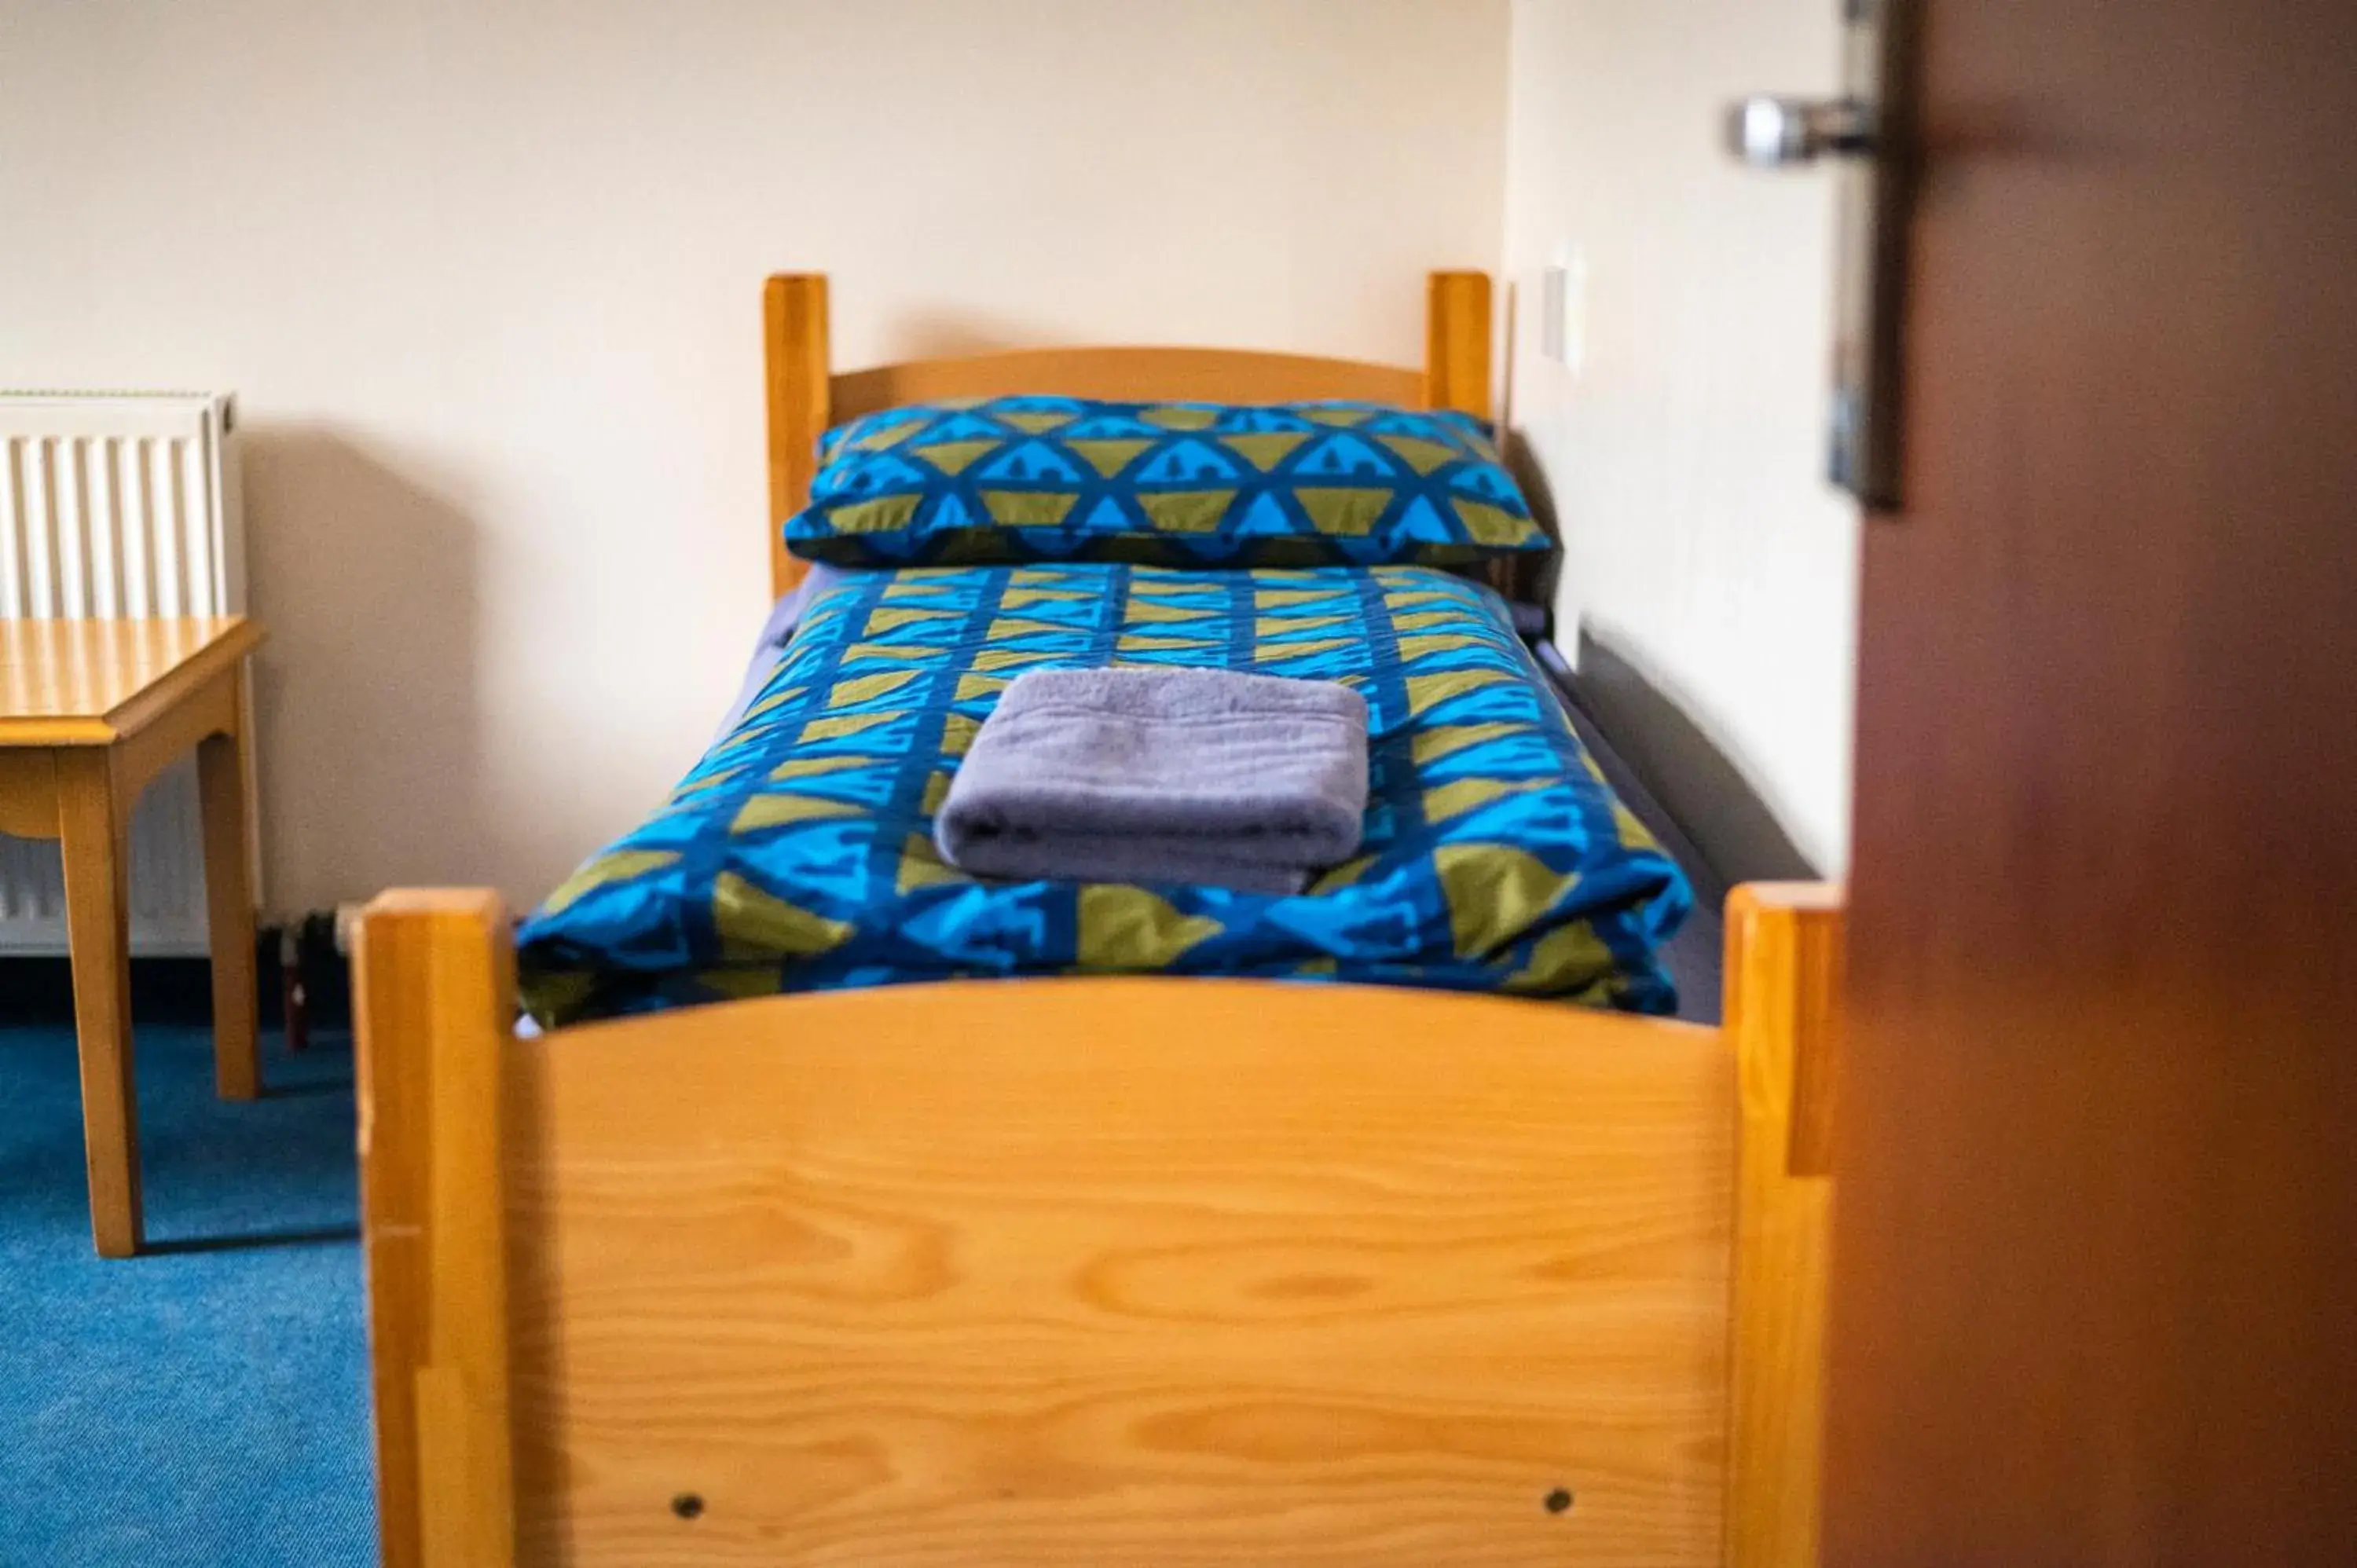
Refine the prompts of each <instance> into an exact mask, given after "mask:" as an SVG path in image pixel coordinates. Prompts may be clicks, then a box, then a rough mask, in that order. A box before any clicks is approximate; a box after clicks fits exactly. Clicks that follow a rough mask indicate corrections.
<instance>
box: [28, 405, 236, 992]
mask: <svg viewBox="0 0 2357 1568" xmlns="http://www.w3.org/2000/svg"><path fill="white" fill-rule="evenodd" d="M230 430H231V417H230V403H229V399H228V398H226V397H224V396H220V395H215V394H211V393H201V392H0V618H6V619H15V618H42V617H59V616H107V617H113V616H124V617H139V616H197V615H233V614H240V613H242V612H243V610H244V608H245V542H244V538H243V534H242V528H241V525H240V520H239V514H238V495H237V454H236V448H235V446H234V443H233V441H232V439H231V435H230ZM259 886H260V884H259V883H258V882H257V884H256V887H257V889H258V888H259ZM131 947H132V950H133V951H134V952H136V953H152V954H195V953H202V952H203V951H204V950H205V885H204V848H203V838H202V835H201V834H200V832H199V819H198V812H197V779H196V767H195V763H194V760H193V759H192V758H188V757H183V758H182V759H180V760H179V761H178V762H177V763H175V764H174V765H173V766H172V767H170V768H167V769H166V770H165V771H164V773H163V774H161V775H160V776H158V777H157V779H156V781H155V782H154V783H153V784H151V785H149V786H148V787H147V789H146V792H145V794H143V795H142V796H141V797H140V800H139V804H138V806H137V808H136V809H135V811H133V813H132V819H131ZM65 950H66V923H65V895H64V884H63V882H62V880H61V878H60V876H59V867H58V846H57V844H56V843H53V842H47V841H39V842H37V841H31V840H24V839H13V838H9V837H6V836H5V835H0V954H11V953H62V952H64V951H65Z"/></svg>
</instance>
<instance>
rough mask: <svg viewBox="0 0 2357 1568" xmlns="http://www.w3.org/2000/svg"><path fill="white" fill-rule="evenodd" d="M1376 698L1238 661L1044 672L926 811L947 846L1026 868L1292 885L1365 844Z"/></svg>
mask: <svg viewBox="0 0 2357 1568" xmlns="http://www.w3.org/2000/svg"><path fill="white" fill-rule="evenodd" d="M1366 810H1367V704H1366V702H1365V700H1364V699H1362V698H1361V696H1360V695H1359V694H1358V693H1356V692H1353V691H1351V689H1350V688H1349V687H1348V686H1340V685H1337V684H1335V683H1334V682H1330V681H1288V680H1283V679H1280V678H1278V677H1275V676H1269V675H1245V674H1240V673H1238V672H1236V671H1230V670H1190V669H1158V668H1157V669H1137V668H1129V669H1112V670H1034V671H1029V672H1028V673H1026V674H1022V675H1018V676H1017V677H1016V678H1015V680H1014V681H1013V682H1010V683H1009V684H1008V686H1007V688H1006V692H1005V693H1002V694H1001V695H1000V697H999V699H998V706H997V707H996V709H995V710H994V711H993V712H992V714H991V715H990V717H989V718H988V719H986V720H985V721H984V723H983V725H982V728H981V729H980V730H979V731H978V732H977V733H976V734H975V736H974V744H973V746H972V747H971V748H970V749H968V751H967V752H966V755H965V760H964V761H963V763H961V764H960V765H959V767H958V770H957V774H956V776H955V777H954V778H952V779H951V780H950V791H949V798H948V799H947V800H944V801H943V802H942V809H941V811H940V813H939V814H938V815H937V816H935V817H934V819H933V842H934V843H936V844H938V845H939V846H940V848H941V852H942V856H943V858H945V859H947V860H948V861H949V862H950V864H952V865H955V866H957V867H959V868H960V869H962V870H964V871H968V872H971V873H973V874H974V875H977V876H995V877H1004V878H1008V879H1011V880H1015V881H1031V880H1034V879H1048V880H1053V881H1063V882H1189V883H1200V884H1207V885H1209V886H1216V887H1235V888H1241V889H1243V890H1244V891H1246V892H1254V893H1298V892H1299V891H1301V889H1302V888H1303V887H1304V886H1307V885H1308V873H1309V872H1310V871H1311V870H1313V869H1315V868H1317V867H1319V866H1326V865H1334V864H1335V863H1336V862H1338V861H1342V860H1347V859H1349V858H1350V856H1351V854H1353V853H1354V852H1355V851H1356V850H1357V849H1358V847H1359V824H1360V819H1361V817H1363V816H1364V815H1365V814H1366Z"/></svg>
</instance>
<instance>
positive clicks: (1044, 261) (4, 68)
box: [0, 0, 1507, 910]
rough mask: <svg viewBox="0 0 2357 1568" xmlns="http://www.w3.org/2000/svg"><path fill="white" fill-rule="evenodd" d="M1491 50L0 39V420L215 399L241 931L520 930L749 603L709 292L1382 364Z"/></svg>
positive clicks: (1418, 291)
mask: <svg viewBox="0 0 2357 1568" xmlns="http://www.w3.org/2000/svg"><path fill="white" fill-rule="evenodd" d="M1506 27H1507V16H1506V9H1505V5H1504V4H1503V3H1502V0H997V3H990V4H985V3H981V0H856V3H852V0H697V3H695V4H692V5H656V4H652V3H640V4H630V3H624V0H595V3H591V0H569V3H564V4H558V3H555V0H549V3H544V4H530V5H526V4H516V3H502V4H490V3H485V0H405V3H404V4H400V5H387V4H382V3H381V0H207V3H195V0H189V3H180V4H171V5H159V4H156V3H155V0H7V3H6V5H5V9H0V384H19V385H21V384H36V385H40V384H47V385H83V386H102V385H145V386H195V387H226V388H233V389H235V390H236V391H237V392H238V393H239V395H240V405H241V410H242V420H243V426H244V431H245V434H246V435H247V437H248V441H249V455H248V459H247V468H246V496H247V499H248V519H249V533H250V537H251V541H252V553H253V600H254V605H255V608H256V609H257V611H258V612H259V614H260V615H261V616H262V617H263V618H264V619H265V620H266V621H267V622H268V623H269V626H270V628H271V630H272V634H273V641H272V644H271V646H270V649H269V650H268V651H267V653H266V654H265V655H264V660H263V665H262V677H261V689H262V693H263V714H262V718H263V724H264V740H263V784H264V791H265V796H266V802H267V805H266V809H267V811H268V815H269V821H268V826H267V833H266V843H265V852H266V854H267V857H268V862H269V869H270V872H271V877H272V890H273V897H272V902H273V903H274V905H275V906H277V907H278V908H281V909H287V910H291V909H296V908H308V907H317V906H320V905H324V904H327V903H329V902H331V901H333V900H336V899H339V898H346V897H359V896H363V895H365V894H367V893H369V892H371V891H372V890H374V889H375V888H377V887H379V886H384V885H386V884H389V883H395V882H431V881H449V882H481V881H488V882H491V883H495V884H498V885H500V886H502V887H503V888H504V889H505V890H506V892H507V893H508V894H509V896H510V897H511V898H514V899H516V900H518V901H519V902H522V901H526V900H529V899H531V898H533V897H536V896H537V895H538V894H539V893H540V892H542V891H543V890H544V889H545V888H546V887H547V886H549V885H550V884H551V883H552V882H554V880H555V879H556V878H557V877H558V876H559V875H561V874H562V873H563V872H564V871H565V869H566V868H567V867H568V866H569V865H571V864H572V863H573V862H574V861H575V860H576V858H577V857H579V856H580V855H581V854H585V853H586V852H587V851H588V850H589V849H591V848H593V847H594V846H595V845H596V844H597V843H598V842H600V841H601V840H602V839H604V838H605V837H607V836H609V835H611V834H613V833H616V832H620V831H622V830H623V829H625V828H627V827H629V826H630V824H631V823H632V822H633V821H635V819H636V818H637V817H638V816H639V815H640V813H641V812H642V811H644V810H645V809H646V808H648V807H649V806H650V805H651V803H653V802H654V801H655V800H657V799H659V798H660V796H661V795H662V792H663V791H664V790H665V789H667V788H668V787H669V785H670V784H671V782H672V781H673V779H675V778H676V777H677V776H678V774H679V773H680V772H681V771H683V769H684V768H685V767H686V766H687V765H688V764H689V763H690V762H692V761H693V760H694V757H695V755H696V754H697V753H698V751H700V749H701V748H702V745H703V743H704V742H705V739H706V738H707V736H708V732H709V728H710V726H711V725H712V723H713V722H714V720H715V719H716V717H717V716H718V714H719V711H720V709H721V707H722V705H723V704H724V703H725V702H726V697H727V695H728V693H729V692H730V691H731V690H732V689H733V686H734V683H735V681H736V679H737V672H738V671H739V670H740V669H741V668H742V664H743V660H744V659H745V657H746V655H747V653H748V650H749V643H750V641H751V639H752V635H753V633H754V631H755V629H756V628H757V627H758V625H759V620H760V617H761V614H762V609H763V606H764V603H765V600H766V596H767V584H766V560H767V556H766V546H765V544H764V542H763V541H764V531H765V526H766V520H765V516H764V514H765V510H766V505H767V503H766V499H765V495H764V481H763V463H762V446H761V438H762V437H761V428H762V423H761V404H760V371H759V338H758V332H757V326H758V322H759V302H758V297H757V296H758V291H759V281H760V279H761V277H762V275H763V274H765V273H768V272H770V271H773V270H779V269H784V268H823V269H826V270H828V271H830V272H832V273H833V274H834V275H835V279H836V285H835V291H834V298H835V310H836V322H835V328H836V332H835V346H836V351H837V356H838V360H839V361H840V362H843V363H845V364H857V363H863V362H868V361H873V360H878V359H887V358H899V357H904V356H909V355H920V354H929V353H942V352H955V351H961V350H968V349H976V348H981V347H988V346H995V345H1010V346H1011V345H1020V344H1037V343H1052V342H1059V341H1087V340H1101V341H1102V340H1131V341H1166V342H1179V343H1218V344H1226V345H1234V346H1254V347H1267V348H1282V349H1297V350H1300V351H1305V352H1317V353H1330V354H1345V355H1353V356H1359V357H1366V358H1377V359H1384V360H1395V361H1400V362H1406V363H1415V362H1416V361H1417V360H1419V359H1420V357H1421V351H1422V330H1423V323H1422V318H1421V301H1422V297H1423V295H1422V290H1423V277H1424V274H1425V272H1426V269H1428V268H1431V267H1435V266H1477V267H1492V268H1494V267H1495V266H1496V264H1497V262H1498V249H1499V242H1500V235H1501V227H1502V218H1501V212H1502V189H1503V178H1504V174H1503V171H1504V165H1505V151H1504V142H1505V111H1504V94H1503V87H1504V83H1505V71H1506Z"/></svg>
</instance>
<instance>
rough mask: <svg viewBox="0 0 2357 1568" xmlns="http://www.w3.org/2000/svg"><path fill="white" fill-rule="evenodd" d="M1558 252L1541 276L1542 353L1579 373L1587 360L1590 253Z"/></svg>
mask: <svg viewBox="0 0 2357 1568" xmlns="http://www.w3.org/2000/svg"><path fill="white" fill-rule="evenodd" d="M1557 255H1558V256H1559V257H1560V258H1561V259H1560V260H1557V261H1555V262H1553V263H1549V264H1548V266H1547V267H1546V269H1545V271H1544V273H1543V274H1541V275H1540V279H1539V352H1540V353H1542V354H1544V355H1545V356H1546V357H1547V358H1548V359H1550V360H1555V361H1556V362H1557V363H1559V364H1561V365H1563V366H1564V367H1565V368H1566V369H1567V370H1569V371H1571V373H1572V374H1573V375H1575V376H1577V375H1578V374H1579V373H1580V371H1581V370H1582V368H1584V367H1585V365H1586V364H1587V252H1585V251H1583V250H1581V249H1580V248H1579V247H1578V246H1577V245H1574V246H1571V247H1569V248H1568V249H1566V250H1565V251H1561V252H1557Z"/></svg>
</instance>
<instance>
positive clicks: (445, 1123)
mask: <svg viewBox="0 0 2357 1568" xmlns="http://www.w3.org/2000/svg"><path fill="white" fill-rule="evenodd" d="M352 995H353V1023H354V1025H355V1028H356V1033H357V1039H358V1064H357V1066H358V1079H359V1081H358V1095H359V1101H360V1158H361V1225H362V1237H363V1250H364V1255H365V1257H366V1260H367V1264H368V1294H369V1359H370V1363H371V1368H370V1369H371V1381H372V1383H373V1385H374V1395H375V1407H376V1444H377V1477H378V1479H377V1509H378V1515H379V1523H378V1534H379V1538H380V1540H381V1541H382V1545H383V1552H384V1568H511V1564H512V1563H514V1561H515V1541H516V1535H515V1493H514V1462H513V1455H512V1445H511V1429H510V1421H509V1388H508V1325H507V1260H506V1252H505V1230H506V1223H505V1205H504V1195H503V1193H502V1189H501V1183H500V1123H501V1121H502V1117H501V1114H500V1098H501V1089H500V1085H501V1081H502V1076H503V1072H504V1069H505V1066H506V1059H507V1057H508V1054H509V1049H508V1047H509V1043H510V1039H511V1035H512V1030H513V1022H514V1018H515V953H514V949H513V946H512V944H511V940H510V937H509V932H508V923H507V917H506V914H505V912H504V911H503V910H502V909H501V908H500V900H499V897H498V895H496V894H493V893H489V892H482V891H473V892H468V891H449V892H393V893H386V894H384V895H382V896H381V897H378V898H377V899H376V900H375V901H374V902H373V903H371V905H369V907H368V908H367V909H366V910H365V911H364V912H363V913H362V915H361V923H360V937H359V940H358V943H357V944H356V946H355V949H354V953H353V983H352ZM428 1498H431V1499H432V1504H431V1506H430V1508H429V1507H428V1505H427V1501H426V1499H428Z"/></svg>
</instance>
